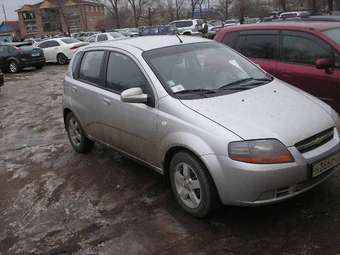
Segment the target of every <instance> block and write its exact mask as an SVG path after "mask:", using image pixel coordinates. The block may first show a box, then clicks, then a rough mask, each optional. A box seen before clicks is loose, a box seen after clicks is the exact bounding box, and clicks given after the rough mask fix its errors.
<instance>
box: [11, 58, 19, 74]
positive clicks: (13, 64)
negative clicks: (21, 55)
mask: <svg viewBox="0 0 340 255" xmlns="http://www.w3.org/2000/svg"><path fill="white" fill-rule="evenodd" d="M8 70H9V72H11V73H17V72H19V70H20V68H19V65H18V63H17V62H16V61H14V60H11V61H10V62H9V64H8Z"/></svg>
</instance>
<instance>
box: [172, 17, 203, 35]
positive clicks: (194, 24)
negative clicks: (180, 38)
mask: <svg viewBox="0 0 340 255" xmlns="http://www.w3.org/2000/svg"><path fill="white" fill-rule="evenodd" d="M169 25H173V26H175V27H176V28H177V31H178V33H179V34H181V35H199V34H200V31H201V30H202V28H203V27H202V26H203V20H201V19H183V20H175V21H172V22H170V23H169Z"/></svg>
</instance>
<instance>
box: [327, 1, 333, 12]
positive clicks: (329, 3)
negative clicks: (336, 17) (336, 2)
mask: <svg viewBox="0 0 340 255" xmlns="http://www.w3.org/2000/svg"><path fill="white" fill-rule="evenodd" d="M333 10H334V8H333V0H328V11H329V12H330V13H331V12H333Z"/></svg>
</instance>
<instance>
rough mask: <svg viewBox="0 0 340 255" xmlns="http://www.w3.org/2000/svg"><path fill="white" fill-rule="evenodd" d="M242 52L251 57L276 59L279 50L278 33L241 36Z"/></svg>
mask: <svg viewBox="0 0 340 255" xmlns="http://www.w3.org/2000/svg"><path fill="white" fill-rule="evenodd" d="M240 42H241V47H240V52H241V53H242V54H243V55H245V56H247V57H249V58H260V59H275V56H276V53H277V50H278V37H277V36H276V35H246V36H241V38H240Z"/></svg>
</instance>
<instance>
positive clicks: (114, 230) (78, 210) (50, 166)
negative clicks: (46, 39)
mask: <svg viewBox="0 0 340 255" xmlns="http://www.w3.org/2000/svg"><path fill="white" fill-rule="evenodd" d="M65 71H66V67H65V66H58V65H48V66H46V67H45V68H44V69H43V70H40V71H36V70H33V71H25V72H23V73H20V74H15V75H10V74H9V75H7V76H6V85H5V87H4V88H3V91H2V94H1V95H0V121H1V123H0V254H58V255H59V254H79V255H80V254H81V255H83V254H84V255H90V254H91V255H95V254H171V255H172V254H191V255H203V254H216V255H218V254H228V255H232V254H261V255H265V254H282V255H293V254H301V255H309V254H322V255H327V254H332V255H340V175H339V173H337V174H335V175H334V176H333V177H332V178H331V179H329V180H328V181H327V182H325V183H324V184H323V185H321V186H319V187H317V188H316V189H314V190H312V191H310V192H308V193H306V194H304V195H302V196H299V197H298V198H295V199H292V200H290V201H288V202H284V203H281V204H278V205H274V206H267V207H261V208H238V207H222V208H221V209H220V210H218V211H217V212H216V213H214V214H213V215H212V216H211V217H210V218H208V219H204V220H198V219H194V218H192V217H190V216H188V215H187V214H185V213H184V212H183V211H182V210H181V209H180V208H179V207H178V206H177V205H176V203H175V201H174V199H173V197H172V196H171V193H170V191H169V188H168V187H167V185H166V183H165V182H164V180H163V178H162V177H161V176H160V175H158V174H157V173H154V172H152V171H151V170H150V169H148V168H146V167H144V166H141V165H139V164H137V163H135V162H133V161H131V160H130V159H127V158H126V157H124V156H122V155H121V154H119V153H117V152H115V151H113V150H111V149H108V148H105V147H103V146H100V145H96V148H95V150H94V152H92V153H90V154H88V155H79V154H77V153H75V152H74V151H73V150H72V148H71V146H70V144H69V142H68V140H67V137H66V134H65V131H64V127H63V120H62V106H61V102H62V80H63V76H64V73H65Z"/></svg>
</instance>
